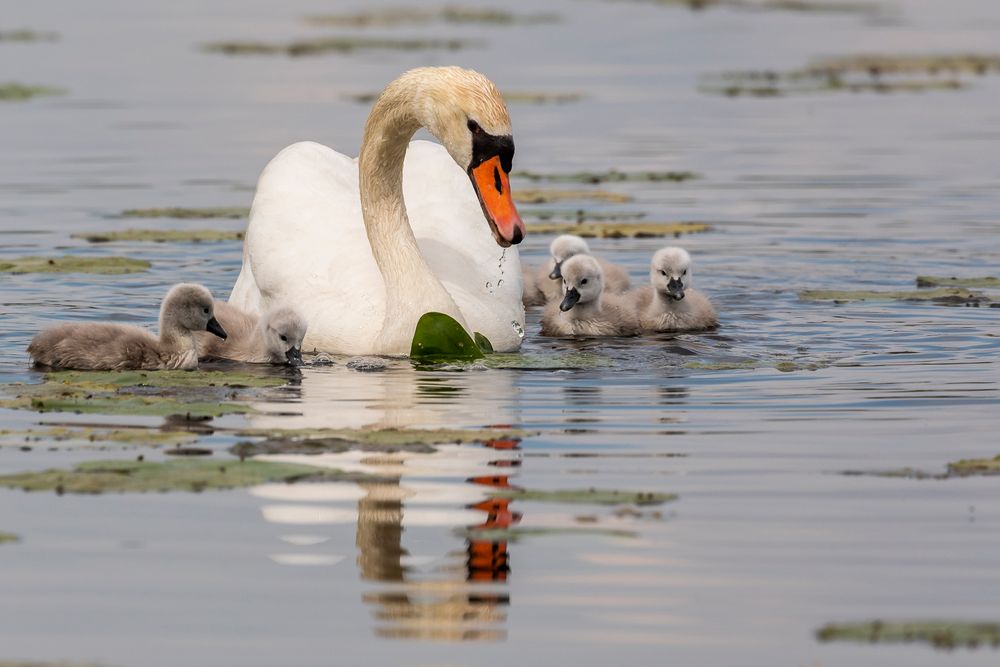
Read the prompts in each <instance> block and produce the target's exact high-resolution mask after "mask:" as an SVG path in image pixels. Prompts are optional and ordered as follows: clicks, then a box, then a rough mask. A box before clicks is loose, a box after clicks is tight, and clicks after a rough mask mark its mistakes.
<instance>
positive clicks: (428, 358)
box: [410, 312, 484, 363]
mask: <svg viewBox="0 0 1000 667" xmlns="http://www.w3.org/2000/svg"><path fill="white" fill-rule="evenodd" d="M483 356H484V355H483V353H482V351H481V350H480V349H479V346H478V345H476V341H475V340H473V339H472V336H470V335H469V333H468V332H467V331H466V330H465V328H464V327H462V325H461V324H459V323H458V322H457V321H456V320H455V318H453V317H451V316H450V315H445V314H444V313H434V312H431V313H424V314H423V315H421V316H420V319H419V320H418V321H417V327H416V330H415V331H414V332H413V340H412V342H411V343H410V359H413V360H414V361H420V362H429V363H439V362H445V361H474V360H476V359H482V358H483Z"/></svg>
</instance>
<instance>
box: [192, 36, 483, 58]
mask: <svg viewBox="0 0 1000 667" xmlns="http://www.w3.org/2000/svg"><path fill="white" fill-rule="evenodd" d="M475 45H476V44H475V43H474V42H470V41H466V40H461V39H419V38H410V39H405V38H388V37H324V38H320V39H302V40H296V41H293V42H287V43H272V42H214V43H212V44H206V45H204V46H203V47H202V48H203V49H204V50H205V51H208V52H209V53H222V54H225V55H228V56H246V55H279V56H291V57H300V56H315V55H321V54H324V53H352V52H354V51H374V50H378V51H455V50H458V49H465V48H469V47H471V46H475Z"/></svg>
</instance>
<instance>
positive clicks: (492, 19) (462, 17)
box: [305, 6, 559, 28]
mask: <svg viewBox="0 0 1000 667" xmlns="http://www.w3.org/2000/svg"><path fill="white" fill-rule="evenodd" d="M558 20H559V15H558V14H548V13H545V14H542V13H539V14H516V13H514V12H508V11H504V10H500V9H487V8H483V7H459V6H448V7H440V8H418V7H395V8H388V9H373V10H367V11H360V12H351V13H343V14H320V15H315V16H307V17H306V19H305V22H306V23H308V24H309V25H314V26H320V27H327V28H387V27H393V26H398V25H414V24H423V23H431V22H435V21H441V22H445V23H454V24H484V25H533V24H541V23H554V22H556V21H558Z"/></svg>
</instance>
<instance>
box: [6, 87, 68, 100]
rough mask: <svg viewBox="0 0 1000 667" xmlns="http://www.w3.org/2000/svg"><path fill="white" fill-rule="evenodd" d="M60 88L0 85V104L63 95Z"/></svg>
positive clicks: (63, 92)
mask: <svg viewBox="0 0 1000 667" xmlns="http://www.w3.org/2000/svg"><path fill="white" fill-rule="evenodd" d="M65 94H66V91H65V90H63V89H61V88H49V87H47V86H27V85H24V84H22V83H0V102H22V101H24V100H30V99H31V98H33V97H43V96H49V95H65Z"/></svg>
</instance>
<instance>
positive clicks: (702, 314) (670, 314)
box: [633, 247, 719, 331]
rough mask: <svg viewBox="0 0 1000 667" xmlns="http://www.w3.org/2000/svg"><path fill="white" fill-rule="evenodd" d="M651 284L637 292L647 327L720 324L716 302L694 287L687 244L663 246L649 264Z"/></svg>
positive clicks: (638, 306)
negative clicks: (714, 303)
mask: <svg viewBox="0 0 1000 667" xmlns="http://www.w3.org/2000/svg"><path fill="white" fill-rule="evenodd" d="M649 280H650V283H651V284H650V286H649V287H643V288H640V289H639V290H636V292H634V293H633V299H634V308H635V310H636V312H637V313H638V315H639V322H640V325H641V326H642V328H643V330H646V331H697V330H700V329H711V328H712V327H715V326H717V325H718V323H719V320H718V317H717V316H716V314H715V308H714V307H713V306H712V302H711V301H709V300H708V297H706V296H705V295H704V294H702V293H701V292H699V291H698V290H696V289H694V288H692V287H691V281H692V270H691V256H690V255H689V254H688V253H687V251H686V250H684V249H683V248H677V247H668V248H661V249H660V250H657V251H656V254H654V255H653V260H652V261H651V262H650V268H649Z"/></svg>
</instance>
